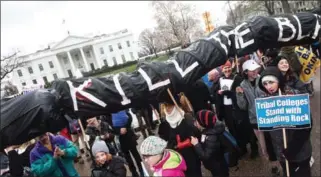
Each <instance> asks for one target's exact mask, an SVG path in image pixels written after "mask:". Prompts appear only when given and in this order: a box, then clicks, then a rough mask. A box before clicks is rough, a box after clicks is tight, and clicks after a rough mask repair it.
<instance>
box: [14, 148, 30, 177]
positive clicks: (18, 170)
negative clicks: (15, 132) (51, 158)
mask: <svg viewBox="0 0 321 177" xmlns="http://www.w3.org/2000/svg"><path fill="white" fill-rule="evenodd" d="M34 146H35V145H34V144H31V145H29V146H28V147H27V148H26V150H25V151H24V152H23V153H21V154H18V152H17V151H16V150H11V151H9V152H8V158H9V169H10V175H11V176H23V175H24V167H28V168H30V152H31V150H32V149H33V148H34Z"/></svg>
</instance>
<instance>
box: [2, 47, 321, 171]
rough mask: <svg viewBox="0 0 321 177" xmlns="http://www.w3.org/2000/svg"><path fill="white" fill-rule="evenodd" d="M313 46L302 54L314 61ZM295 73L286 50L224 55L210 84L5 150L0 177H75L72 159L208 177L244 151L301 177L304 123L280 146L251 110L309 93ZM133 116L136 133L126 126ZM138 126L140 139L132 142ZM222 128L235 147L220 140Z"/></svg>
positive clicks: (306, 150)
mask: <svg viewBox="0 0 321 177" xmlns="http://www.w3.org/2000/svg"><path fill="white" fill-rule="evenodd" d="M317 45H319V43H318V44H317V43H316V44H313V45H312V46H311V52H310V53H308V54H311V56H312V55H314V57H317V58H320V51H319V49H318V48H316V47H315V46H317ZM289 50H291V51H290V52H289ZM301 70H302V66H301V64H300V56H298V55H296V54H295V51H294V48H293V47H292V48H291V47H290V48H282V49H268V50H266V51H258V52H256V53H254V54H252V55H246V56H243V57H240V58H238V59H235V58H231V59H228V60H227V62H226V63H225V64H223V65H221V66H220V67H218V68H215V69H213V70H211V71H210V72H209V73H208V74H207V75H208V81H209V82H210V85H207V84H205V83H204V81H203V80H202V79H199V80H197V81H196V82H195V83H194V84H192V85H191V86H190V87H189V89H188V90H187V91H185V92H182V93H179V94H177V95H176V94H173V95H171V93H169V94H168V95H166V96H164V98H163V100H164V101H163V102H161V103H158V102H153V103H150V104H145V105H141V106H140V107H135V108H131V109H128V110H123V111H120V112H118V113H113V114H109V115H101V116H99V117H93V118H88V119H87V120H80V119H78V120H77V119H75V120H70V121H69V125H68V126H66V128H65V129H63V130H61V131H60V132H58V133H57V134H56V135H54V134H51V133H45V134H43V135H42V136H40V137H38V138H36V139H34V140H32V141H30V142H27V143H25V144H23V145H21V146H11V147H8V148H7V149H6V150H5V152H1V154H0V155H1V175H8V176H81V175H80V174H79V173H78V172H77V170H76V169H75V163H79V164H83V163H84V162H85V161H88V162H92V165H91V168H92V175H93V176H97V177H100V176H101V177H102V176H106V177H125V176H126V174H128V172H127V168H126V166H128V169H129V171H130V173H131V176H134V177H139V176H146V175H147V174H146V173H148V172H146V167H145V165H144V164H146V166H147V169H149V170H147V171H152V172H153V174H154V176H180V177H183V176H186V177H195V176H197V177H201V176H203V172H202V165H203V166H204V168H206V169H207V170H209V171H210V172H211V174H212V176H213V177H228V176H229V169H230V168H231V167H234V166H237V164H238V160H242V158H243V157H244V156H245V154H247V153H248V152H249V153H250V158H253V159H254V158H263V159H265V160H266V164H267V165H268V166H270V169H271V175H273V176H280V175H281V174H283V175H285V172H286V167H285V166H286V165H285V160H287V161H288V162H289V171H290V176H291V177H299V176H300V177H302V176H304V177H309V176H311V172H310V164H309V162H310V158H311V156H312V146H311V141H310V132H311V128H308V129H302V130H286V133H287V141H288V148H286V149H285V148H284V147H283V136H282V132H281V130H276V131H269V132H266V131H260V130H259V129H258V123H257V115H256V108H255V99H256V98H263V97H274V96H278V95H279V94H280V91H281V93H282V94H283V95H288V94H291V95H293V94H300V93H309V94H310V95H311V96H312V95H313V85H312V82H309V83H304V82H302V81H301V80H300V74H301ZM155 113H156V114H157V115H159V122H158V125H157V123H156V122H155V121H154V119H153V115H154V114H155ZM133 115H135V117H134V118H135V119H137V121H138V123H139V128H138V131H135V130H136V129H135V128H137V127H135V128H133V127H132V121H133ZM154 116H155V115H154ZM144 123H145V125H144ZM145 130H147V133H148V135H147V133H146V132H145ZM139 131H142V132H143V133H142V135H143V139H144V140H143V142H142V143H141V145H140V147H137V145H138V143H137V140H138V139H139V138H140V135H139V133H137V132H139ZM226 133H228V136H230V137H232V140H235V142H234V143H235V144H233V142H232V140H227V139H226V138H224V137H225V136H226ZM248 145H249V148H248ZM231 147H234V149H233V148H231ZM259 156H262V157H259Z"/></svg>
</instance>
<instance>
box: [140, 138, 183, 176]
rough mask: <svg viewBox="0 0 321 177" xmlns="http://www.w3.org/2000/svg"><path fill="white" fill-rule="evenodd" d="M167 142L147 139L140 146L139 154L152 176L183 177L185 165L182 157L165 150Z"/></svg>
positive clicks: (174, 152) (158, 139) (159, 139)
mask: <svg viewBox="0 0 321 177" xmlns="http://www.w3.org/2000/svg"><path fill="white" fill-rule="evenodd" d="M166 146H167V142H166V141H164V140H163V139H161V138H159V137H157V136H149V137H147V138H146V139H145V140H144V141H143V142H142V144H141V145H140V153H141V154H142V156H143V159H144V161H145V162H146V163H147V164H148V166H149V167H150V169H151V171H152V172H153V173H154V174H153V176H164V177H172V176H177V177H185V174H184V172H185V171H186V168H187V167H186V163H185V160H184V158H183V157H182V155H180V154H179V153H178V152H176V151H174V150H170V149H166Z"/></svg>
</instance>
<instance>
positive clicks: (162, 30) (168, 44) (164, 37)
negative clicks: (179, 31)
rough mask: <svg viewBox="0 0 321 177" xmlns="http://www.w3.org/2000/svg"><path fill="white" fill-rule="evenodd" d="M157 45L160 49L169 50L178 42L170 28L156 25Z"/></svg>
mask: <svg viewBox="0 0 321 177" xmlns="http://www.w3.org/2000/svg"><path fill="white" fill-rule="evenodd" d="M155 34H156V40H157V46H159V48H160V49H161V50H168V52H171V48H172V47H173V46H174V45H175V44H177V43H178V42H179V40H177V38H175V36H174V35H173V34H172V33H171V31H170V29H167V28H166V27H165V26H160V25H159V26H158V27H157V28H155Z"/></svg>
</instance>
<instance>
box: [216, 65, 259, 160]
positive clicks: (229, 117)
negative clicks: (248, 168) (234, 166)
mask: <svg viewBox="0 0 321 177" xmlns="http://www.w3.org/2000/svg"><path fill="white" fill-rule="evenodd" d="M231 67H232V65H231V63H230V62H229V61H227V62H226V63H225V64H224V65H222V66H221V68H222V71H223V76H222V77H221V78H220V79H219V84H218V85H217V88H215V90H216V92H217V94H218V98H219V99H217V101H216V105H218V107H219V108H220V109H221V110H218V111H219V112H221V114H220V116H222V118H221V119H220V120H224V122H225V125H226V126H227V128H228V130H229V132H230V133H231V134H232V136H233V137H234V138H235V139H236V141H237V143H238V145H239V147H240V148H241V151H242V152H241V154H240V155H241V156H242V155H244V154H246V153H247V148H246V145H247V143H250V144H251V156H252V157H255V156H257V154H258V146H257V143H256V140H255V138H254V136H255V135H254V132H253V129H252V128H251V126H250V123H249V120H248V112H247V110H242V109H240V108H239V106H238V105H237V100H236V92H235V89H236V87H238V86H240V84H241V82H242V81H243V79H242V78H241V77H240V76H239V75H238V74H237V73H236V74H234V73H232V68H231Z"/></svg>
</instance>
